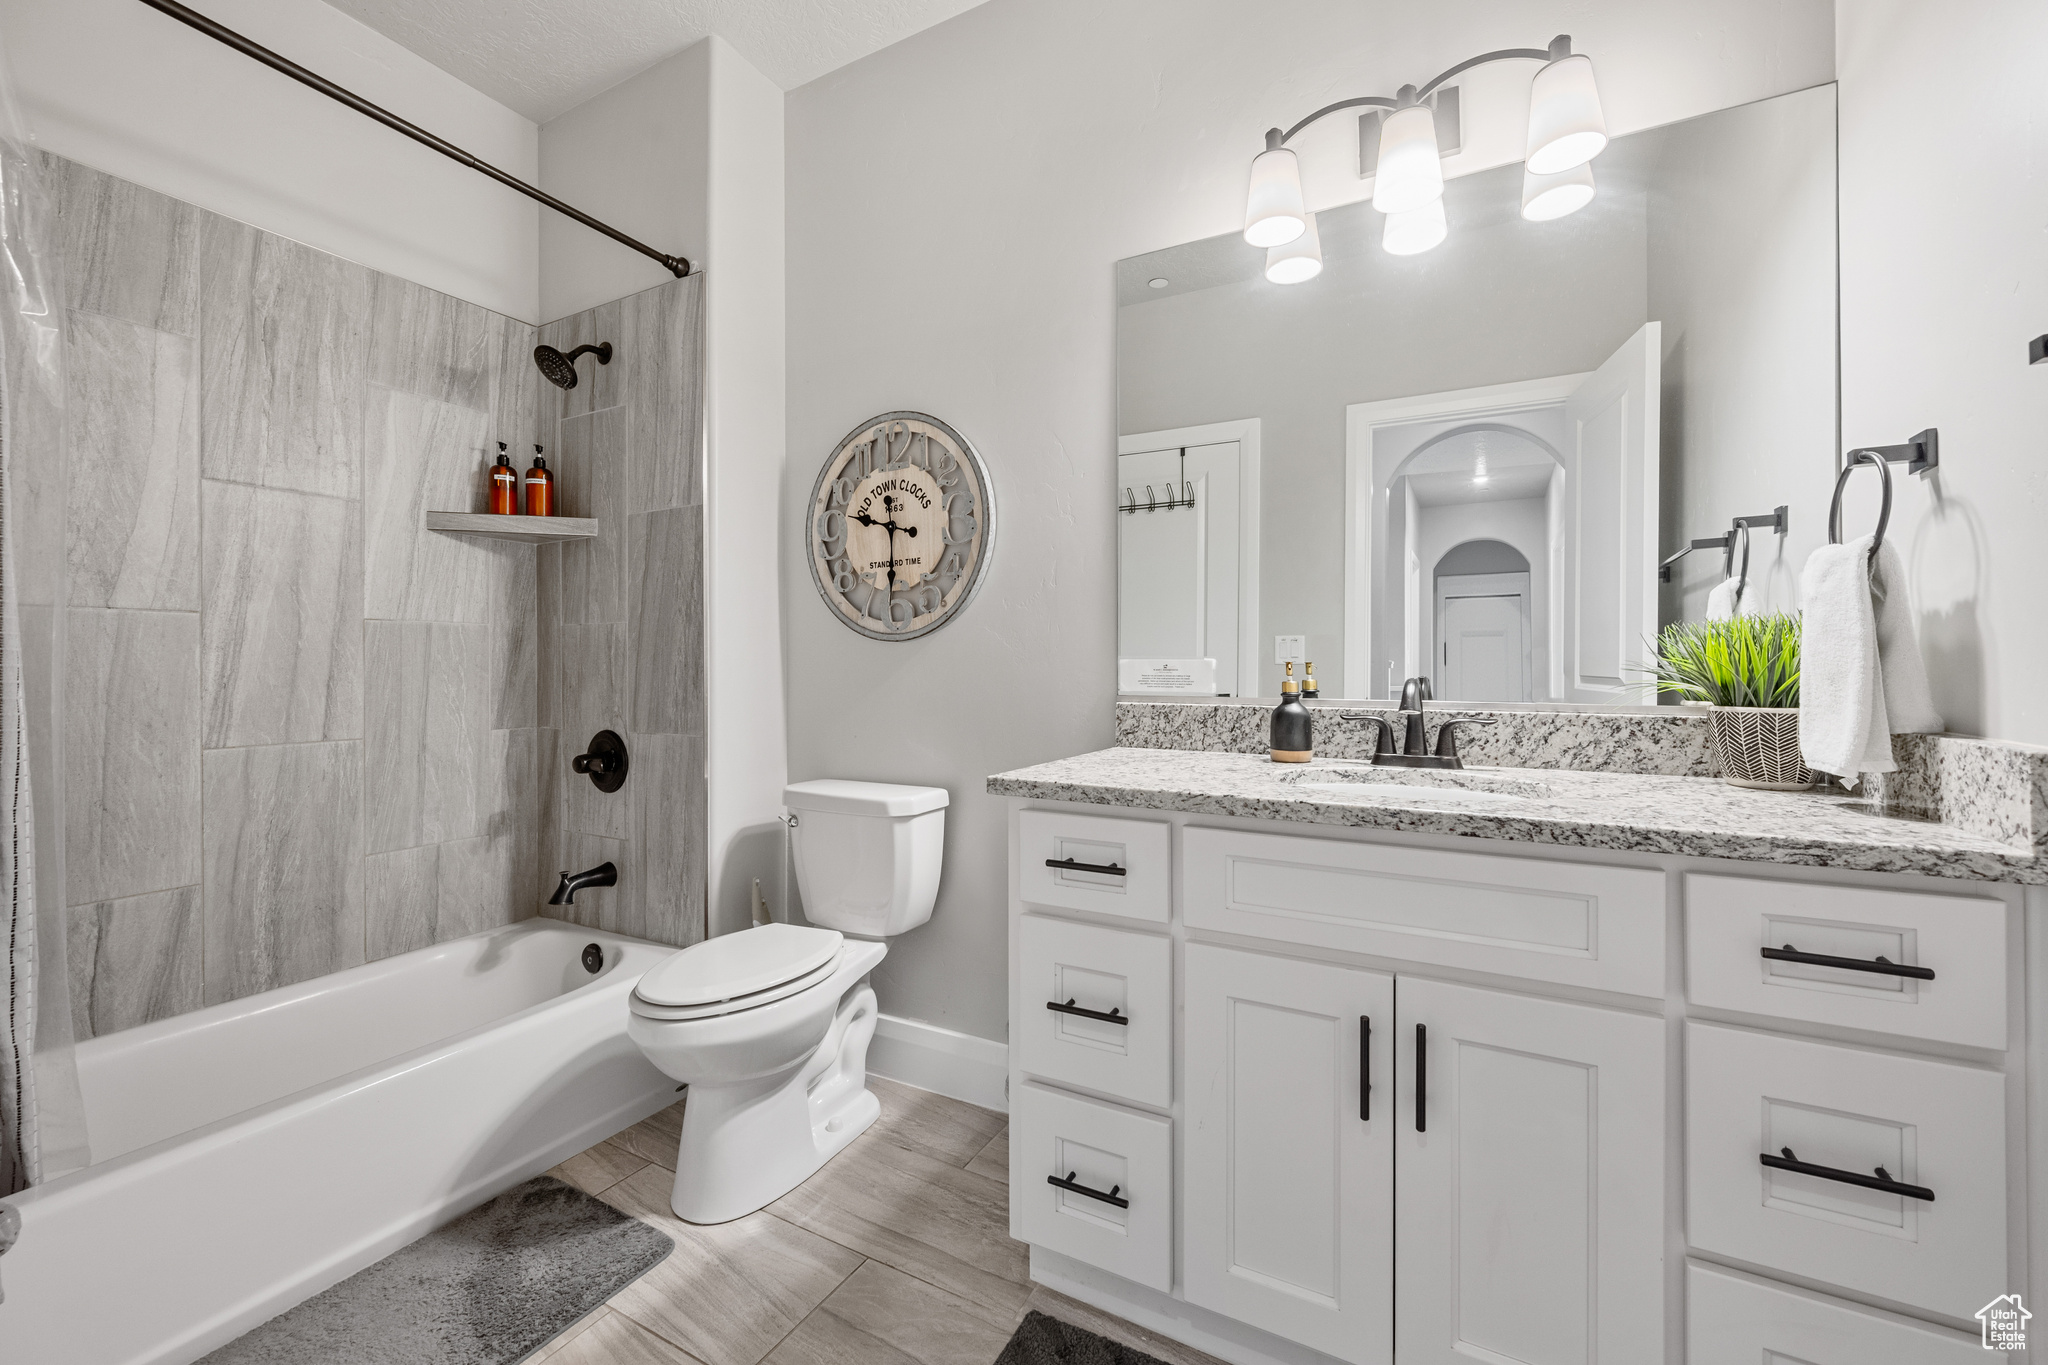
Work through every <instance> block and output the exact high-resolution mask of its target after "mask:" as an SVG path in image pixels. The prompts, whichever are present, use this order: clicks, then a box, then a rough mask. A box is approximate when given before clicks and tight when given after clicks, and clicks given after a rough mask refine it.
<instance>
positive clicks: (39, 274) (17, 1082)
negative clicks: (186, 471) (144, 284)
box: [0, 53, 90, 1239]
mask: <svg viewBox="0 0 2048 1365" xmlns="http://www.w3.org/2000/svg"><path fill="white" fill-rule="evenodd" d="M13 90H14V85H13V73H12V71H11V70H9V69H7V67H6V65H5V54H4V53H0V1196H4V1195H6V1194H10V1193H13V1192H15V1191H18V1190H21V1189H25V1188H27V1187H28V1186H30V1185H35V1184H40V1183H41V1182H43V1181H45V1180H49V1179H52V1178H54V1177H56V1176H58V1175H62V1174H63V1173H64V1172H66V1171H68V1170H73V1169H76V1168H77V1167H80V1166H84V1165H86V1164H88V1162H89V1160H90V1156H89V1151H88V1148H87V1145H86V1134H85V1122H84V1108H83V1106H82V1104H81V1103H80V1099H79V1092H78V1075H77V1068H76V1066H75V1063H74V1057H73V1051H72V1023H71V981H70V973H69V971H68V968H67V954H66V952H65V913H64V905H65V896H64V800H63V793H64V785H63V771H64V766H63V733H64V726H63V714H62V706H63V701H62V698H63V695H64V691H63V686H62V681H63V676H64V674H63V669H64V640H65V631H64V608H65V602H66V586H65V554H64V525H65V500H66V492H67V490H66V479H67V475H66V463H65V428H64V346H63V321H64V300H63V294H62V289H61V286H60V278H61V276H60V273H59V271H58V268H57V266H58V258H57V254H56V253H57V236H56V226H57V224H56V212H55V209H54V206H53V203H52V201H51V197H50V194H49V187H48V185H47V183H46V181H47V177H46V176H45V175H44V173H43V168H42V165H41V163H40V161H39V160H38V157H37V154H36V152H35V150H34V149H33V148H32V147H31V146H29V144H28V142H27V140H26V139H25V137H24V136H23V132H22V125H21V122H20V120H19V117H18V116H17V114H16V112H15V108H14V100H13ZM5 1212H6V1211H5V1210H4V1208H0V1215H4V1214H5ZM5 1221H6V1219H5V1218H4V1216H0V1223H4V1222H5ZM4 1237H5V1231H4V1229H0V1239H4Z"/></svg>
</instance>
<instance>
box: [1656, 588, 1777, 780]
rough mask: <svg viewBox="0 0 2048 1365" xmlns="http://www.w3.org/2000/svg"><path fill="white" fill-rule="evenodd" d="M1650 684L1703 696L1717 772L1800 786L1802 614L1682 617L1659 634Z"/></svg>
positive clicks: (1687, 697)
mask: <svg viewBox="0 0 2048 1365" xmlns="http://www.w3.org/2000/svg"><path fill="white" fill-rule="evenodd" d="M1655 675H1656V677H1655V686H1656V689H1657V690H1658V691H1659V692H1666V693H1673V694H1675V695H1677V696H1678V697H1680V698H1681V699H1683V700H1685V701H1690V702H1704V703H1706V704H1707V705H1708V706H1709V707H1711V708H1712V709H1711V710H1709V712H1708V713H1707V718H1708V723H1709V725H1710V727H1711V728H1710V731H1709V734H1710V736H1711V739H1712V743H1713V746H1714V757H1715V759H1716V760H1717V761H1718V762H1719V763H1720V765H1721V777H1722V780H1724V781H1726V782H1728V783H1730V784H1732V785H1734V786H1737V787H1757V788H1761V789H1762V790H1764V791H1804V790H1805V789H1806V788H1808V787H1811V786H1812V785H1813V783H1814V775H1813V770H1812V769H1810V768H1808V767H1807V766H1806V765H1805V763H1803V762H1801V761H1800V757H1799V618H1798V617H1797V616H1790V615H1784V614H1782V613H1780V614H1773V615H1769V616H1737V617H1735V618H1734V619H1732V620H1728V621H1680V622H1677V623H1676V624H1674V625H1670V626H1667V627H1665V628H1664V631H1663V633H1662V634H1660V635H1659V636H1658V637H1657V666H1656V669H1655Z"/></svg>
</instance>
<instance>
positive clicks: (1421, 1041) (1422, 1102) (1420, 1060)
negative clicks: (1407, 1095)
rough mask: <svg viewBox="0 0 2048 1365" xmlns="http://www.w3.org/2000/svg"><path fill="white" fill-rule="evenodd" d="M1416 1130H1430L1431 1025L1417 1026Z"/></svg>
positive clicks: (1424, 1131) (1422, 1131)
mask: <svg viewBox="0 0 2048 1365" xmlns="http://www.w3.org/2000/svg"><path fill="white" fill-rule="evenodd" d="M1415 1131H1416V1132H1418V1133H1426V1132H1428V1131H1429V1026H1428V1025H1427V1024H1417V1025H1416V1026H1415Z"/></svg>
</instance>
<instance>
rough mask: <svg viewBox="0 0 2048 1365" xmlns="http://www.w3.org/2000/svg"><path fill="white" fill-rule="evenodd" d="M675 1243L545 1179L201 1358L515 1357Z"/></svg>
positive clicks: (447, 1360)
mask: <svg viewBox="0 0 2048 1365" xmlns="http://www.w3.org/2000/svg"><path fill="white" fill-rule="evenodd" d="M675 1246H676V1244H675V1243H674V1242H672V1241H670V1240H669V1239H668V1238H667V1237H666V1236H664V1235H663V1234H662V1233H660V1232H658V1231H656V1230H655V1229H654V1228H651V1227H649V1226H648V1225H647V1224H645V1223H643V1222H641V1221H640V1220H639V1219H637V1218H632V1217H629V1216H627V1215H626V1214H623V1213H620V1212H619V1211H618V1210H617V1209H615V1208H613V1207H612V1206H611V1205H609V1204H606V1203H603V1202H602V1201H600V1200H596V1199H592V1198H591V1197H590V1196H589V1195H587V1194H585V1193H583V1191H581V1190H579V1189H576V1188H574V1187H573V1186H570V1185H565V1184H563V1183H562V1182H561V1181H559V1180H556V1179H554V1178H553V1177H552V1176H545V1175H543V1176H536V1177H535V1178H534V1179H532V1180H529V1181H527V1182H526V1183H525V1184H524V1185H519V1186H516V1187H514V1188H513V1189H509V1190H507V1191H505V1193H503V1194H501V1195H499V1196H498V1197H497V1198H496V1199H493V1200H491V1202H490V1203H488V1204H485V1205H483V1206H481V1207H480V1208H476V1209H473V1210H471V1211H470V1212H468V1213H466V1214H464V1215H463V1216H462V1217H460V1218H458V1219H456V1220H455V1221H454V1222H452V1223H450V1224H448V1226H446V1227H444V1228H437V1229H436V1230H434V1231H433V1232H430V1233H428V1234H427V1235H426V1236H424V1237H422V1238H420V1239H419V1240H418V1241H417V1242H414V1243H412V1244H411V1245H409V1246H403V1247H400V1248H399V1249H398V1250H397V1251H394V1252H392V1253H391V1254H390V1255H389V1256H386V1257H385V1258H384V1259H383V1260H381V1261H379V1262H377V1264H375V1265H373V1266H370V1267H369V1268H368V1269H365V1270H359V1271H357V1272H356V1273H355V1274H353V1275H351V1276H349V1277H348V1278H347V1279H345V1280H343V1281H342V1282H341V1283H340V1284H338V1285H335V1286H334V1287H333V1288H332V1289H329V1290H327V1291H325V1292H324V1293H321V1294H318V1295H315V1296H314V1297H313V1298H310V1299H307V1300H306V1301H305V1302H304V1303H302V1304H300V1305H299V1306H298V1307H296V1308H293V1309H290V1310H289V1311H287V1312H285V1313H282V1314H280V1315H278V1316H277V1317H274V1318H272V1319H271V1320H270V1321H269V1322H266V1323H264V1324H263V1325H262V1326H261V1327H258V1328H256V1329H255V1330H254V1331H251V1332H249V1333H247V1334H246V1335H244V1336H241V1337H238V1338H236V1339H235V1340H234V1341H231V1342H229V1343H228V1344H227V1345H225V1346H223V1347H221V1348H220V1349H219V1350H218V1351H215V1352H214V1353H213V1354H212V1355H210V1356H207V1357H206V1358H205V1359H204V1360H203V1361H201V1362H200V1365H513V1362H515V1361H520V1360H524V1359H525V1358H526V1357H527V1356H529V1355H531V1354H532V1353H533V1352H534V1351H537V1350H539V1349H540V1348H541V1347H543V1346H545V1345H547V1344H548V1343H549V1342H550V1341H553V1340H554V1339H555V1338H556V1337H557V1336H560V1335H561V1334H562V1333H563V1332H564V1331H565V1330H567V1329H568V1328H569V1327H570V1326H571V1325H572V1324H573V1323H575V1322H576V1321H577V1320H578V1319H580V1318H582V1317H584V1316H585V1315H587V1314H589V1313H591V1312H592V1311H594V1310H595V1309H597V1308H598V1307H599V1306H600V1305H601V1304H603V1303H604V1301H605V1300H606V1299H609V1298H610V1297H611V1296H612V1295H614V1294H616V1293H618V1292H619V1291H620V1290H621V1289H624V1288H625V1287H626V1286H627V1285H629V1284H631V1283H632V1282H633V1281H634V1280H637V1279H639V1278H640V1277H641V1276H642V1275H644V1274H646V1273H647V1272H648V1271H649V1270H652V1269H653V1268H654V1267H655V1266H657V1265H659V1264H660V1263H661V1261H662V1259H663V1258H664V1257H666V1256H667V1255H668V1254H669V1253H670V1252H671V1251H674V1250H675Z"/></svg>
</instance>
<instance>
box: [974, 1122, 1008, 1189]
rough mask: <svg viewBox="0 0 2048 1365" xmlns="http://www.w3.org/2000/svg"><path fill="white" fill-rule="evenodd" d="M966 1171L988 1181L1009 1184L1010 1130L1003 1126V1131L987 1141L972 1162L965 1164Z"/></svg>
mask: <svg viewBox="0 0 2048 1365" xmlns="http://www.w3.org/2000/svg"><path fill="white" fill-rule="evenodd" d="M967 1169H968V1170H970V1171H973V1172H974V1173H975V1174H976V1175H985V1176H987V1177H988V1178H989V1179H990V1180H1000V1181H1002V1182H1003V1184H1005V1185H1007V1184H1009V1183H1010V1128H1009V1125H1008V1124H1005V1125H1003V1131H1002V1132H1000V1133H997V1134H996V1135H995V1136H994V1137H992V1138H990V1139H989V1140H988V1146H986V1147H984V1148H982V1149H981V1152H980V1154H979V1155H978V1156H976V1157H975V1158H974V1160H972V1161H970V1162H968V1163H967Z"/></svg>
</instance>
